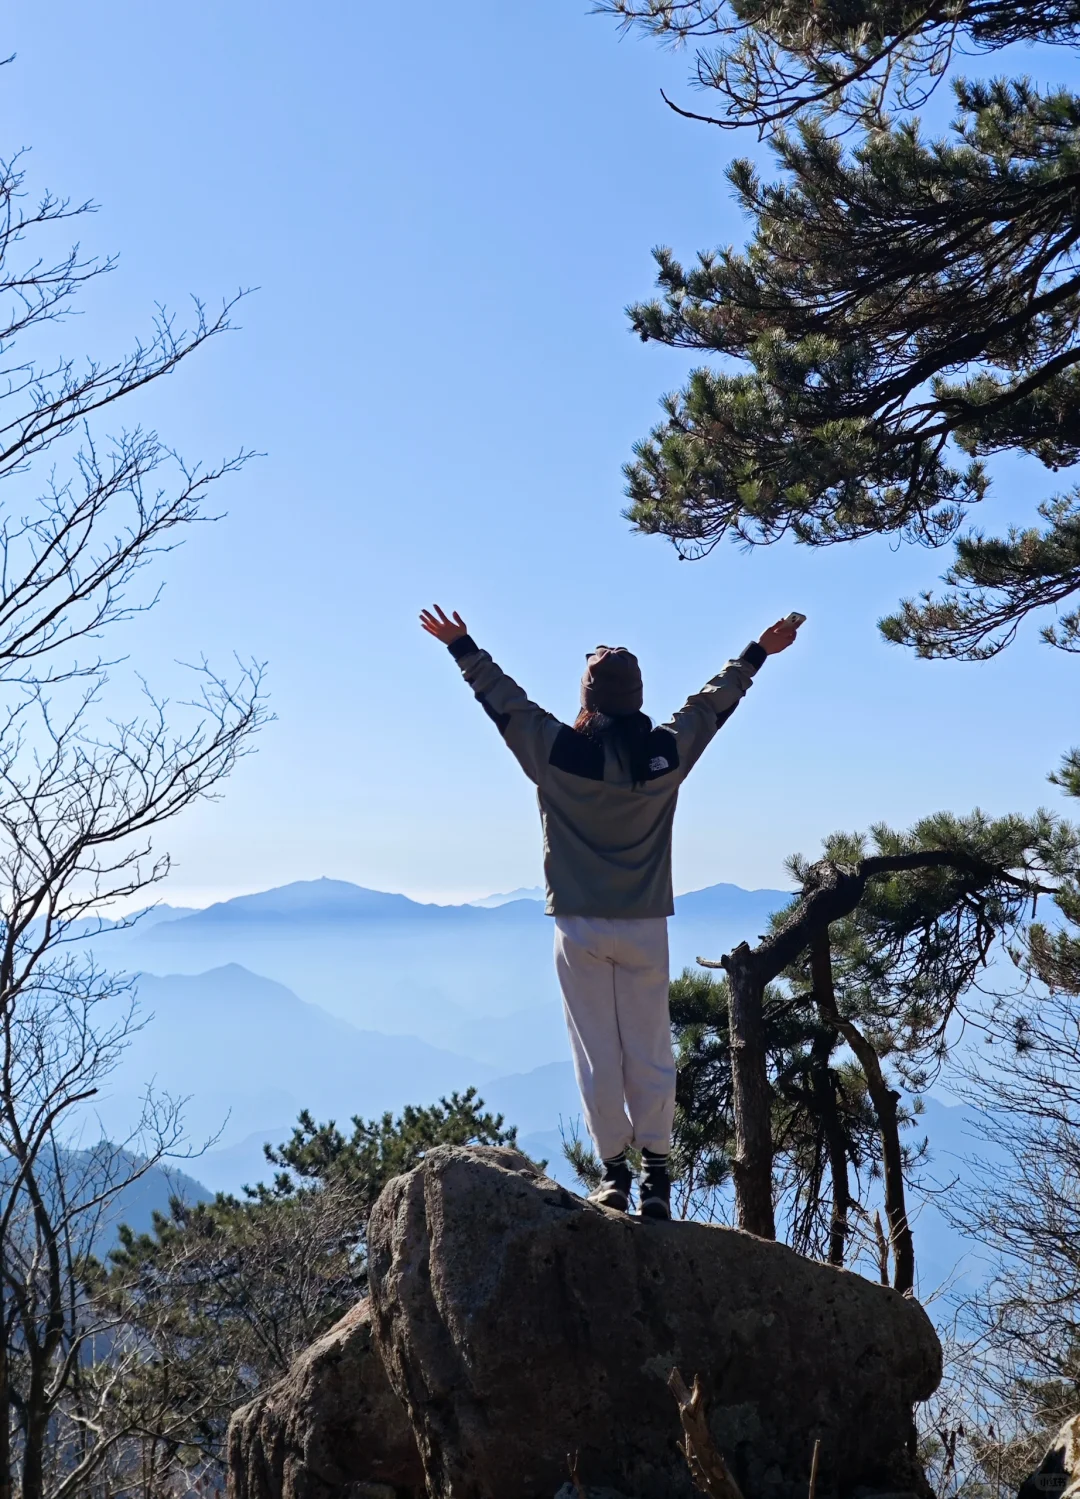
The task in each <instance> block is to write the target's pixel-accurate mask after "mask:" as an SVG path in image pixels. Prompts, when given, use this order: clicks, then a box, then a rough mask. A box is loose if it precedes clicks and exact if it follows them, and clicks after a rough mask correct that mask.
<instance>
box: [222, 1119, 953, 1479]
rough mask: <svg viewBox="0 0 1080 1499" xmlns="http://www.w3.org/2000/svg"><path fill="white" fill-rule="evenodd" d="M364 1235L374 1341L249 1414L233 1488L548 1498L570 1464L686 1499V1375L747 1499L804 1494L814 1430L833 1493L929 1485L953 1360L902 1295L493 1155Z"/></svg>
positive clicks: (417, 1180) (449, 1160)
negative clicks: (611, 1206)
mask: <svg viewBox="0 0 1080 1499" xmlns="http://www.w3.org/2000/svg"><path fill="white" fill-rule="evenodd" d="M368 1242H369V1254H370V1268H371V1290H372V1295H371V1322H370V1329H371V1332H373V1334H374V1338H373V1340H372V1338H371V1336H370V1333H369V1331H368V1327H369V1323H368V1316H369V1313H368V1311H367V1304H366V1303H365V1307H364V1309H362V1310H358V1311H357V1312H356V1313H354V1314H352V1320H351V1321H350V1319H349V1318H346V1319H345V1322H343V1323H341V1324H339V1326H338V1328H336V1329H335V1330H334V1332H333V1333H331V1334H329V1335H328V1337H327V1338H326V1339H323V1341H322V1342H321V1343H320V1344H317V1345H316V1346H315V1348H314V1349H312V1350H310V1351H309V1353H308V1354H307V1355H305V1357H304V1359H302V1360H300V1362H299V1364H298V1366H297V1368H296V1369H294V1370H293V1371H292V1373H291V1374H290V1376H289V1378H288V1379H287V1380H286V1381H284V1382H283V1383H282V1384H280V1385H278V1386H276V1387H275V1389H273V1390H271V1391H270V1392H269V1393H268V1394H267V1395H265V1396H263V1397H261V1398H260V1400H258V1401H255V1402H253V1404H252V1405H250V1406H248V1407H246V1408H245V1410H243V1411H241V1412H239V1413H238V1414H237V1416H236V1417H235V1418H234V1421H233V1425H232V1428H231V1432H230V1447H229V1451H230V1467H231V1472H230V1492H231V1494H232V1496H233V1499H331V1495H333V1496H335V1499H345V1496H346V1495H347V1496H349V1499H366V1496H369V1495H370V1496H371V1499H376V1495H379V1496H386V1499H390V1495H395V1496H396V1499H412V1496H413V1495H419V1494H421V1493H424V1492H426V1493H427V1494H428V1495H429V1496H430V1499H553V1496H554V1495H556V1494H557V1493H558V1492H559V1491H560V1490H561V1489H563V1488H564V1485H565V1484H566V1481H567V1473H568V1468H567V1463H568V1457H571V1456H573V1455H575V1454H576V1465H577V1474H578V1484H579V1487H578V1488H577V1489H571V1490H570V1491H569V1492H572V1493H581V1492H585V1493H587V1494H588V1495H590V1496H592V1495H599V1494H602V1493H607V1494H609V1495H613V1496H615V1499H618V1496H623V1499H691V1496H692V1495H693V1494H694V1492H695V1490H694V1487H693V1484H692V1481H691V1478H690V1474H689V1471H688V1468H687V1465H686V1461H685V1458H684V1457H683V1454H682V1452H681V1451H680V1449H679V1446H678V1439H679V1436H680V1425H679V1417H678V1410H677V1407H676V1403H675V1401H674V1399H673V1398H672V1395H671V1393H670V1391H669V1390H668V1388H667V1384H666V1381H667V1378H668V1375H669V1373H670V1371H671V1369H672V1368H673V1367H674V1366H677V1367H678V1368H679V1369H681V1371H682V1372H683V1374H684V1375H685V1377H686V1379H687V1380H688V1381H690V1380H692V1379H693V1378H694V1376H695V1375H696V1376H697V1377H698V1378H699V1379H700V1382H701V1386H702V1390H703V1394H704V1402H705V1409H706V1410H707V1412H708V1416H709V1422H710V1427H711V1432H712V1436H713V1438H714V1440H715V1443H716V1445H717V1446H718V1448H719V1449H720V1451H721V1452H722V1453H723V1454H724V1456H725V1458H726V1459H727V1462H728V1464H729V1467H730V1469H731V1471H732V1473H733V1475H734V1477H735V1478H736V1480H737V1482H738V1484H739V1486H740V1488H741V1490H742V1493H743V1495H744V1496H745V1499H805V1495H806V1492H807V1483H808V1479H809V1473H810V1462H811V1456H812V1452H813V1448H814V1444H815V1441H820V1468H819V1474H818V1480H817V1495H818V1499H871V1496H874V1495H881V1496H884V1495H889V1496H890V1499H898V1496H899V1495H915V1496H925V1495H927V1493H928V1490H927V1487H926V1482H925V1478H924V1476H923V1474H922V1471H921V1469H920V1468H919V1466H918V1462H917V1460H916V1457H915V1455H914V1451H913V1431H912V1408H913V1405H914V1403H915V1402H916V1401H919V1400H924V1399H926V1398H927V1397H928V1396H929V1395H930V1394H931V1393H932V1392H933V1390H934V1389H935V1388H936V1386H937V1383H938V1381H939V1379H940V1377H941V1349H940V1345H939V1343H938V1340H937V1337H936V1335H935V1333H934V1330H933V1327H932V1326H931V1324H930V1321H929V1319H928V1317H927V1316H926V1313H925V1312H924V1311H923V1309H922V1308H921V1307H920V1306H919V1304H918V1303H917V1302H915V1301H911V1300H908V1299H906V1298H904V1297H902V1296H900V1295H898V1294H897V1293H896V1292H895V1291H892V1290H890V1289H889V1288H888V1287H884V1286H879V1285H875V1284H873V1283H872V1282H870V1281H868V1280H865V1279H864V1278H863V1277H862V1276H860V1275H856V1274H854V1273H852V1272H850V1271H844V1270H836V1269H834V1268H832V1267H830V1266H828V1265H821V1264H818V1263H816V1262H814V1261H811V1260H806V1259H803V1258H802V1257H801V1256H799V1255H797V1254H795V1253H794V1251H792V1250H790V1249H788V1248H786V1247H785V1246H784V1245H782V1244H774V1243H768V1242H766V1241H764V1240H761V1239H756V1238H754V1237H753V1236H751V1235H749V1234H743V1233H740V1232H738V1231H737V1230H734V1229H727V1228H722V1227H717V1226H714V1225H706V1224H695V1223H672V1224H661V1223H648V1222H641V1221H639V1220H636V1219H632V1218H627V1217H624V1216H622V1215H619V1214H615V1213H611V1212H607V1211H604V1210H603V1209H600V1208H595V1207H592V1206H591V1205H590V1204H588V1203H586V1202H584V1201H583V1200H582V1199H581V1198H579V1197H576V1196H575V1195H574V1194H573V1193H571V1192H568V1191H566V1190H565V1189H564V1188H562V1187H560V1186H558V1185H557V1184H556V1183H555V1182H553V1181H551V1180H550V1179H549V1178H547V1177H545V1176H543V1175H542V1174H541V1173H540V1172H539V1171H538V1170H537V1169H536V1167H535V1166H533V1165H532V1164H531V1162H529V1161H528V1160H526V1158H525V1157H524V1156H522V1155H519V1154H518V1153H517V1152H516V1151H511V1150H506V1149H499V1148H482V1147H475V1148H473V1147H466V1148H449V1147H445V1148H441V1149H438V1150H435V1151H432V1152H431V1154H430V1155H429V1156H428V1157H427V1158H426V1159H425V1161H424V1163H423V1164H422V1165H421V1166H419V1167H417V1168H416V1170H414V1171H412V1172H409V1173H408V1174H407V1175H405V1176H401V1177H398V1178H396V1179H395V1180H394V1181H392V1182H391V1183H390V1184H389V1186H388V1187H387V1189H386V1191H385V1192H384V1193H383V1195H382V1197H381V1198H380V1199H379V1202H378V1203H377V1205H376V1207H375V1211H374V1213H373V1214H372V1218H371V1222H370V1225H369V1231H368ZM358 1328H363V1329H364V1331H363V1334H362V1335H361V1334H360V1333H358V1332H357V1331H356V1329H358ZM335 1340H336V1341H335ZM320 1350H322V1351H320ZM334 1350H336V1351H334ZM335 1359H337V1360H338V1362H337V1364H336V1365H335V1363H334V1360H335ZM357 1391H358V1392H359V1394H356V1393H355V1392H357ZM395 1400H396V1402H397V1403H396V1404H393V1405H391V1404H390V1402H393V1401H395ZM410 1432H411V1436H412V1439H413V1440H414V1442H415V1449H414V1448H413V1447H412V1446H411V1445H410V1442H409V1441H408V1433H410ZM365 1433H366V1436H365ZM388 1454H392V1456H388ZM417 1458H418V1463H419V1466H413V1464H416V1463H417ZM316 1467H317V1468H318V1472H319V1475H321V1476H319V1477H318V1478H316V1476H315V1468H316ZM421 1470H422V1472H421Z"/></svg>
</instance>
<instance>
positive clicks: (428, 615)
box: [420, 604, 469, 645]
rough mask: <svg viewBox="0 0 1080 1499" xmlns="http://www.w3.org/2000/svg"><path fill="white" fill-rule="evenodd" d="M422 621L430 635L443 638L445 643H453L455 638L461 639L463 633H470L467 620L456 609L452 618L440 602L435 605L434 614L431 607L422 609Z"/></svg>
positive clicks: (438, 638)
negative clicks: (444, 610)
mask: <svg viewBox="0 0 1080 1499" xmlns="http://www.w3.org/2000/svg"><path fill="white" fill-rule="evenodd" d="M420 623H421V625H423V627H424V629H425V630H426V631H427V632H428V634H429V635H434V636H435V639H436V640H441V641H442V643H443V645H452V644H453V643H454V641H455V640H460V639H461V637H462V636H463V635H467V634H468V633H469V631H468V627H467V625H466V624H465V621H464V620H463V619H462V617H461V615H460V614H459V613H458V612H457V610H456V609H455V610H454V617H453V619H451V618H450V616H449V615H448V614H445V613H444V612H443V610H442V607H441V606H440V605H439V604H436V605H435V613H434V614H433V613H432V612H431V610H430V609H421V611H420Z"/></svg>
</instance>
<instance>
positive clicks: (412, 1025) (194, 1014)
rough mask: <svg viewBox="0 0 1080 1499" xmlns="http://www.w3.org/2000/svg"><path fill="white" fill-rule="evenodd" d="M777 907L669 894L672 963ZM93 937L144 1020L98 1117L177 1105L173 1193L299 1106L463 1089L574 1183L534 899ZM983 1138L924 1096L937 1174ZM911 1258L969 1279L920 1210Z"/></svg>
mask: <svg viewBox="0 0 1080 1499" xmlns="http://www.w3.org/2000/svg"><path fill="white" fill-rule="evenodd" d="M787 899H788V895H787V894H786V893H785V892H784V891H779V890H742V889H740V888H739V887H738V886H735V885H714V886H711V887H710V888H708V889H706V890H699V891H695V892H693V893H692V894H688V895H684V896H681V897H679V898H678V899H677V901H676V915H675V917H674V918H673V919H672V922H671V950H672V971H673V972H676V973H677V972H678V971H679V970H680V968H682V967H683V966H688V965H690V964H692V963H693V962H694V959H695V958H696V957H697V955H698V954H699V953H700V954H703V955H708V956H719V955H720V954H721V953H723V952H725V951H728V950H730V948H731V947H732V946H734V945H735V944H736V943H737V942H739V941H742V940H749V941H753V940H754V939H755V938H756V937H757V936H758V935H759V934H760V933H761V932H763V931H764V930H765V929H766V926H767V923H768V920H769V916H770V914H771V913H772V912H773V911H775V910H777V909H779V908H780V907H781V906H783V905H784V904H785V903H786V901H787ZM92 945H93V948H94V950H95V954H96V956H97V957H98V958H99V959H100V960H102V961H104V962H106V963H108V964H109V965H110V966H111V967H113V968H115V969H118V970H126V971H128V972H137V973H138V979H137V984H138V992H139V999H140V1003H141V1006H142V1018H143V1020H144V1021H145V1024H144V1025H143V1027H142V1029H140V1030H139V1031H138V1032H137V1033H136V1034H135V1035H134V1036H133V1037H132V1040H131V1044H130V1046H129V1048H128V1050H127V1053H126V1055H125V1057H124V1059H123V1061H122V1063H121V1065H120V1066H119V1068H118V1069H117V1071H116V1073H115V1074H114V1075H113V1077H112V1078H111V1080H110V1085H109V1086H108V1087H107V1088H106V1089H105V1090H103V1094H102V1096H101V1097H100V1098H99V1099H98V1100H96V1111H97V1114H98V1117H99V1119H100V1121H101V1125H102V1127H103V1128H104V1130H105V1131H106V1133H108V1134H109V1135H111V1136H112V1137H113V1138H123V1137H126V1135H127V1132H128V1128H129V1126H130V1123H131V1121H132V1119H133V1118H135V1117H136V1116H137V1114H138V1111H139V1107H140V1099H141V1096H142V1095H143V1093H144V1091H145V1089H146V1087H147V1085H148V1084H152V1085H153V1086H154V1087H155V1088H157V1089H159V1090H161V1091H164V1092H168V1093H170V1094H172V1095H173V1096H175V1097H183V1098H185V1099H186V1100H187V1102H186V1104H185V1118H186V1121H187V1125H188V1129H189V1133H190V1135H191V1138H192V1140H193V1142H194V1143H195V1144H196V1145H202V1144H207V1143H208V1148H207V1149H206V1150H205V1152H204V1153H203V1154H202V1155H200V1156H198V1157H197V1158H195V1159H193V1160H190V1161H185V1162H180V1163H178V1165H180V1166H182V1168H183V1171H184V1172H185V1173H186V1179H185V1180H183V1181H182V1182H178V1184H179V1185H180V1186H181V1188H182V1190H183V1192H184V1195H186V1196H189V1197H190V1196H192V1195H197V1194H198V1193H199V1191H200V1190H204V1189H209V1190H210V1191H211V1192H213V1191H236V1190H238V1189H239V1188H240V1187H241V1186H242V1185H243V1184H244V1183H252V1182H254V1181H256V1180H258V1179H259V1178H260V1176H261V1177H265V1176H266V1175H267V1170H268V1168H267V1167H266V1164H265V1161H264V1158H263V1151H262V1147H263V1144H264V1142H266V1141H270V1142H272V1143H277V1142H279V1141H281V1140H283V1139H285V1138H286V1137H287V1135H288V1133H289V1132H290V1130H291V1128H292V1124H293V1122H294V1121H295V1119H296V1116H297V1114H298V1113H299V1112H300V1110H301V1109H303V1108H307V1109H310V1110H311V1112H312V1113H313V1114H314V1115H315V1116H316V1117H317V1118H318V1119H320V1120H325V1119H328V1118H333V1119H336V1120H337V1121H338V1122H339V1123H342V1124H347V1121H348V1120H349V1119H350V1118H351V1117H352V1116H353V1115H354V1114H360V1115H362V1116H364V1117H365V1118H370V1117H373V1116H376V1115H379V1114H381V1113H383V1112H384V1111H386V1110H393V1111H396V1110H398V1109H400V1108H401V1107H402V1106H403V1105H404V1104H406V1103H430V1102H433V1101H434V1100H436V1099H437V1098H439V1097H440V1096H442V1095H444V1094H446V1093H449V1092H450V1091H452V1090H454V1089H463V1088H466V1087H468V1086H470V1085H475V1086H476V1087H478V1088H479V1089H480V1091H481V1094H482V1096H483V1098H484V1100H485V1102H486V1103H487V1105H488V1106H489V1107H490V1108H492V1109H493V1110H495V1111H498V1112H501V1113H503V1114H504V1115H505V1117H506V1119H507V1122H508V1123H513V1124H516V1125H517V1126H518V1129H519V1134H520V1138H521V1141H522V1144H523V1146H524V1147H525V1149H526V1150H528V1151H529V1153H530V1154H532V1155H534V1156H535V1157H537V1158H546V1159H547V1160H548V1161H549V1162H550V1164H551V1169H552V1170H553V1172H554V1173H556V1174H558V1175H559V1176H560V1177H561V1178H562V1179H563V1180H565V1181H567V1182H568V1183H570V1182H571V1181H572V1178H571V1177H570V1175H569V1172H568V1168H567V1167H566V1166H565V1164H564V1163H563V1161H562V1159H561V1151H560V1146H561V1132H562V1131H563V1130H567V1131H569V1130H573V1129H574V1128H580V1117H579V1115H580V1107H579V1102H578V1095H577V1088H576V1084H575V1081H574V1076H573V1068H572V1066H571V1063H570V1060H569V1052H568V1047H567V1042H566V1035H565V1030H564V1026H563V1018H562V1005H561V999H560V996H559V993H558V988H557V985H556V982H555V977H554V972H553V969H552V961H551V946H552V922H551V921H550V919H549V918H547V917H545V916H544V914H543V902H542V892H538V891H511V892H509V893H508V894H507V895H500V896H492V897H489V898H488V899H487V900H485V901H480V902H474V903H470V904H468V905H457V906H437V905H425V904H421V903H419V902H416V901H412V900H409V899H408V898H407V897H405V896H402V895H392V894H387V893H386V892H383V891H377V890H366V889H363V888H362V887H360V886H356V885H351V884H347V883H345V882H342V881H334V880H314V881H306V882H300V883H296V884H292V885H286V886H283V887H282V888H280V889H276V890H267V891H264V892H261V893H260V894H257V895H249V896H241V897H239V898H237V899H235V900H230V901H223V902H221V903H219V904H217V905H214V906H210V907H208V908H207V909H206V910H200V911H190V910H178V909H175V908H170V907H166V906H162V907H158V908H155V909H154V910H152V911H150V912H148V913H146V915H145V916H143V917H142V918H141V919H140V920H139V921H137V922H136V923H135V924H134V926H131V927H120V928H116V929H113V930H111V931H108V932H105V933H103V934H102V935H100V936H98V937H96V938H95V939H94V940H93V943H92ZM977 1126H978V1119H977V1116H975V1115H974V1114H973V1113H972V1111H970V1110H968V1109H965V1108H962V1107H957V1108H949V1107H947V1106H946V1105H945V1103H944V1102H943V1101H942V1100H934V1099H931V1100H929V1101H928V1104H927V1112H926V1114H925V1116H924V1118H923V1121H922V1127H923V1129H924V1131H925V1133H926V1134H927V1135H928V1136H929V1140H930V1147H931V1152H932V1156H933V1158H934V1162H935V1164H934V1167H933V1170H934V1172H935V1173H936V1174H937V1175H938V1176H939V1177H941V1178H944V1179H947V1178H948V1177H949V1176H950V1175H955V1174H956V1172H957V1171H958V1170H960V1169H961V1164H960V1163H961V1158H962V1157H963V1156H964V1155H965V1154H970V1153H971V1150H972V1148H973V1138H974V1134H975V1132H976V1131H977ZM168 1193H169V1181H168V1180H167V1179H166V1178H165V1177H164V1176H160V1175H158V1174H154V1175H153V1176H152V1177H150V1178H148V1179H147V1181H146V1183H145V1186H144V1187H141V1188H140V1190H139V1192H138V1193H137V1194H136V1196H137V1198H138V1200H137V1201H136V1200H135V1198H134V1197H133V1199H132V1201H131V1203H130V1205H129V1207H128V1208H127V1209H126V1212H125V1216H127V1217H129V1218H134V1219H136V1220H137V1221H138V1222H139V1225H140V1226H143V1225H144V1224H145V1223H146V1222H147V1220H148V1217H149V1212H150V1208H151V1207H153V1206H161V1207H163V1206H164V1205H165V1202H166V1201H167V1197H168ZM919 1253H920V1267H921V1273H920V1279H921V1285H922V1288H923V1291H924V1294H925V1293H927V1292H929V1291H930V1290H933V1289H934V1288H936V1287H938V1286H939V1285H941V1284H942V1283H943V1282H944V1281H946V1280H947V1279H948V1278H949V1277H950V1276H953V1275H954V1272H955V1271H956V1267H957V1266H958V1265H959V1266H960V1267H961V1271H963V1272H965V1273H967V1274H973V1273H976V1272H977V1270H978V1257H977V1254H973V1252H972V1251H971V1250H970V1248H969V1247H968V1246H965V1245H964V1244H963V1243H962V1242H961V1241H960V1240H959V1239H958V1238H957V1236H956V1235H955V1233H954V1232H953V1230H952V1229H951V1228H950V1227H949V1226H948V1224H947V1223H946V1221H945V1219H944V1218H943V1217H942V1216H941V1215H940V1213H939V1212H938V1211H937V1210H936V1209H935V1208H934V1207H932V1206H931V1207H926V1208H924V1209H922V1210H921V1217H920V1220H919ZM965 1256H967V1258H965Z"/></svg>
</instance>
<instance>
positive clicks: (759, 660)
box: [739, 640, 768, 676]
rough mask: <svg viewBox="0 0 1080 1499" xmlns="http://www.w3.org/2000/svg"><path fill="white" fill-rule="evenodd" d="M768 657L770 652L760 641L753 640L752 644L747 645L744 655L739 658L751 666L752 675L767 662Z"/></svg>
mask: <svg viewBox="0 0 1080 1499" xmlns="http://www.w3.org/2000/svg"><path fill="white" fill-rule="evenodd" d="M767 657H768V652H767V651H766V649H765V647H764V646H763V645H761V644H760V643H759V642H758V641H756V640H751V642H750V644H749V645H748V646H747V647H746V649H745V650H744V651H743V653H742V655H741V656H740V657H739V660H740V661H745V662H746V664H747V666H748V667H749V668H750V674H751V676H752V675H753V674H754V672H756V671H758V670H759V669H760V668H761V667H762V666H763V665H764V664H765V661H766V659H767Z"/></svg>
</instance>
